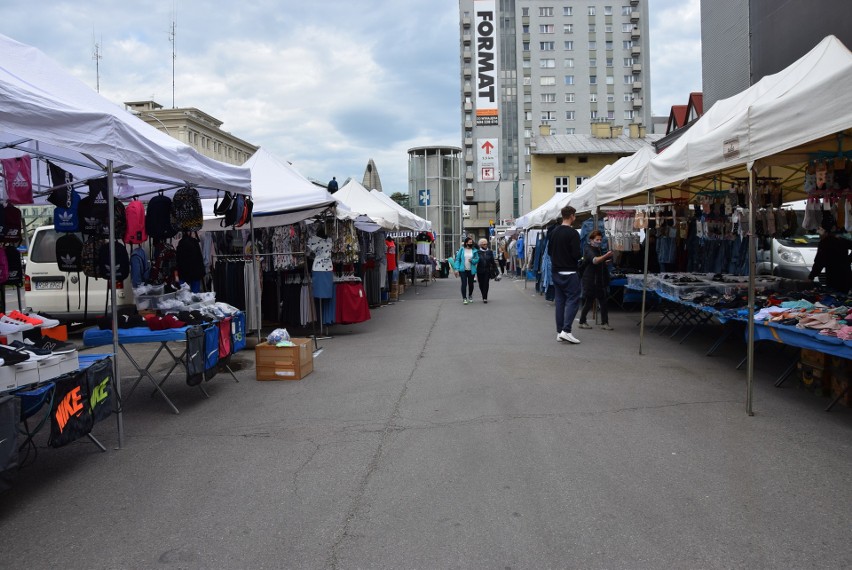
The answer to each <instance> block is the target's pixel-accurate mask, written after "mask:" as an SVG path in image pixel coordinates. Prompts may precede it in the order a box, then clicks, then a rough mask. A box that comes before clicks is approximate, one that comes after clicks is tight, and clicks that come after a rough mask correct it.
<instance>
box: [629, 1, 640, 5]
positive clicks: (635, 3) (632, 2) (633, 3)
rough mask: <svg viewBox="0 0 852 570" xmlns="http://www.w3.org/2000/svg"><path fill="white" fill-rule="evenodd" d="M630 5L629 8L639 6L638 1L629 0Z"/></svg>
mask: <svg viewBox="0 0 852 570" xmlns="http://www.w3.org/2000/svg"><path fill="white" fill-rule="evenodd" d="M630 5H631V6H638V5H639V0H630Z"/></svg>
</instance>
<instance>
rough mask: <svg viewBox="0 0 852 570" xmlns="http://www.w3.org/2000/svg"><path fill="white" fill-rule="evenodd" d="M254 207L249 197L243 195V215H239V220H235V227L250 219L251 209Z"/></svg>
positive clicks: (244, 223)
mask: <svg viewBox="0 0 852 570" xmlns="http://www.w3.org/2000/svg"><path fill="white" fill-rule="evenodd" d="M253 209H254V203H253V202H252V201H251V198H249V197H248V196H246V197H245V208H243V215H242V216H241V217H240V221H239V222H237V225H236V226H234V227H235V228H239V227H242V226H244V225H246V224H247V223H248V222H249V220H251V211H252V210H253Z"/></svg>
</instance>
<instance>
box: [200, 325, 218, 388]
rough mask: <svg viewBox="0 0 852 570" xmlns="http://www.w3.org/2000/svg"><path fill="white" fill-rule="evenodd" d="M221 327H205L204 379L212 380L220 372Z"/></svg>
mask: <svg viewBox="0 0 852 570" xmlns="http://www.w3.org/2000/svg"><path fill="white" fill-rule="evenodd" d="M218 364H219V325H218V324H216V323H213V324H210V325H207V326H206V327H204V379H205V380H211V379H212V378H213V377H214V376H216V373H217V372H219V367H218V366H217V365H218Z"/></svg>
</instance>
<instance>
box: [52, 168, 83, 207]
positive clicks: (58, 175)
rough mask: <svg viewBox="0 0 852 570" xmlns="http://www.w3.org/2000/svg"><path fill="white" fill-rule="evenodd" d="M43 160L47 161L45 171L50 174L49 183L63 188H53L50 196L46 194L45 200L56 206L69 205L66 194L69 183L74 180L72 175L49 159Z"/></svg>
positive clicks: (69, 188) (69, 187)
mask: <svg viewBox="0 0 852 570" xmlns="http://www.w3.org/2000/svg"><path fill="white" fill-rule="evenodd" d="M45 162H47V172H48V174H49V175H50V182H51V184H52V185H53V186H63V188H57V189H56V190H53V191H52V192H51V193H50V196H48V198H47V201H48V202H50V203H51V204H53V205H54V206H56V207H57V208H67V207H69V204H68V194H69V192H71V190H72V187H71V183H72V182H74V175H73V174H71V173H70V172H68V171H67V170H65V169H64V168H62V167H60V166H57V165H55V164H53V163H52V162H50V161H49V160H47V161H45ZM77 196H78V197H79V196H80V195H79V194H78V195H77Z"/></svg>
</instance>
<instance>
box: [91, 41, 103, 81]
mask: <svg viewBox="0 0 852 570" xmlns="http://www.w3.org/2000/svg"><path fill="white" fill-rule="evenodd" d="M101 43H103V37H101ZM101 43H98V42H96V41H95V29H94V28H92V44H94V48H93V49H92V59H93V60H94V61H95V89H96V90H97V92H98V93H100V92H101V60H102V59H103V58H104V56H103V55H101Z"/></svg>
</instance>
